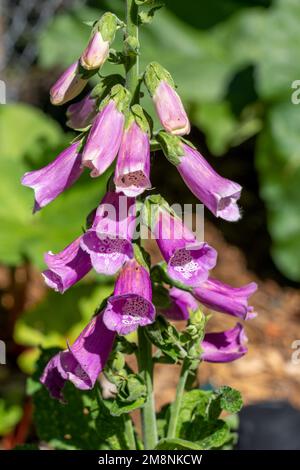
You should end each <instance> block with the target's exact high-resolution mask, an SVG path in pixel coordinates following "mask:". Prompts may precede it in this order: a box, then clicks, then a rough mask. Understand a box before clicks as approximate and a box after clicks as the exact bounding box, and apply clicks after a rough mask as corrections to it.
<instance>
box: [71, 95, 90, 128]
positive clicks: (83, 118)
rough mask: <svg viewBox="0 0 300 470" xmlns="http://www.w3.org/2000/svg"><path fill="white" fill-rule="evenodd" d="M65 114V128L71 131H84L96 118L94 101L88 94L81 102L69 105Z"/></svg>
mask: <svg viewBox="0 0 300 470" xmlns="http://www.w3.org/2000/svg"><path fill="white" fill-rule="evenodd" d="M66 114H67V118H68V120H67V123H66V124H67V126H69V127H70V128H71V129H78V130H81V129H85V128H86V127H87V126H89V125H90V124H91V123H92V121H93V119H94V117H95V116H96V100H95V99H94V98H92V97H91V94H90V93H89V94H88V95H86V96H85V97H84V98H83V99H82V100H80V101H78V102H77V103H73V104H71V105H70V106H69V107H68V109H67V113H66Z"/></svg>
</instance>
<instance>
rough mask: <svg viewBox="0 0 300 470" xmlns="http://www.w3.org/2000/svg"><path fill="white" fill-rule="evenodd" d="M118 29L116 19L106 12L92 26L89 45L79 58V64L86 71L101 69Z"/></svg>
mask: <svg viewBox="0 0 300 470" xmlns="http://www.w3.org/2000/svg"><path fill="white" fill-rule="evenodd" d="M117 28H118V19H117V17H116V15H114V14H113V13H110V12H107V13H105V14H104V15H102V17H101V18H100V20H99V21H97V23H96V24H95V25H94V27H93V30H92V35H91V38H90V40H89V43H88V45H87V47H86V48H85V50H84V51H83V53H82V54H81V57H80V63H81V65H82V67H83V68H85V69H86V70H95V69H99V68H101V67H102V65H103V64H104V62H105V61H106V59H107V58H108V55H109V46H110V44H111V43H112V41H113V40H114V37H115V33H116V30H117Z"/></svg>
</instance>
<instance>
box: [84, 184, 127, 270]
mask: <svg viewBox="0 0 300 470" xmlns="http://www.w3.org/2000/svg"><path fill="white" fill-rule="evenodd" d="M135 216H136V206H135V199H134V198H127V197H126V196H124V194H122V193H115V192H113V191H109V192H108V193H107V194H106V195H105V196H104V198H103V200H102V201H101V204H100V205H99V207H98V208H97V211H96V214H95V218H94V221H93V224H92V226H91V228H90V229H88V230H87V231H86V233H85V234H84V235H83V236H82V238H81V248H82V250H84V252H86V253H88V255H89V256H90V258H91V262H92V265H93V267H94V269H95V270H96V271H97V272H98V273H102V274H106V275H112V274H115V273H116V272H117V271H118V270H119V269H120V268H121V267H122V266H123V264H124V263H125V262H126V261H127V260H129V259H130V258H132V257H133V248H132V243H131V242H132V238H133V234H134V230H135Z"/></svg>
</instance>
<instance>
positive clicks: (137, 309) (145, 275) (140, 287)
mask: <svg viewBox="0 0 300 470" xmlns="http://www.w3.org/2000/svg"><path fill="white" fill-rule="evenodd" d="M154 318H155V307H154V305H153V303H152V286H151V279H150V275H149V272H148V271H147V269H146V268H144V267H143V266H141V265H140V264H139V263H138V262H137V261H136V260H135V259H133V260H130V261H127V263H126V264H125V266H124V268H123V269H122V271H121V273H120V275H119V277H118V279H117V281H116V284H115V289H114V295H113V296H112V297H110V298H109V299H108V303H107V307H106V309H105V311H104V314H103V321H104V323H105V325H106V326H107V328H109V329H110V330H112V331H116V332H117V333H118V334H120V335H127V334H128V333H131V332H132V331H134V330H136V329H137V328H138V326H146V325H149V324H150V323H152V322H153V321H154Z"/></svg>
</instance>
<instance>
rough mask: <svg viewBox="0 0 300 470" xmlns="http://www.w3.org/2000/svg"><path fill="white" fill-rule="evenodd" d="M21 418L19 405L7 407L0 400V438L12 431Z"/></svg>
mask: <svg viewBox="0 0 300 470" xmlns="http://www.w3.org/2000/svg"><path fill="white" fill-rule="evenodd" d="M21 417H22V408H21V406H19V405H8V404H6V402H5V400H3V399H1V398H0V436H4V435H5V434H8V433H9V432H10V431H12V430H13V428H14V427H15V425H16V424H17V423H18V422H19V421H20V419H21Z"/></svg>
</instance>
